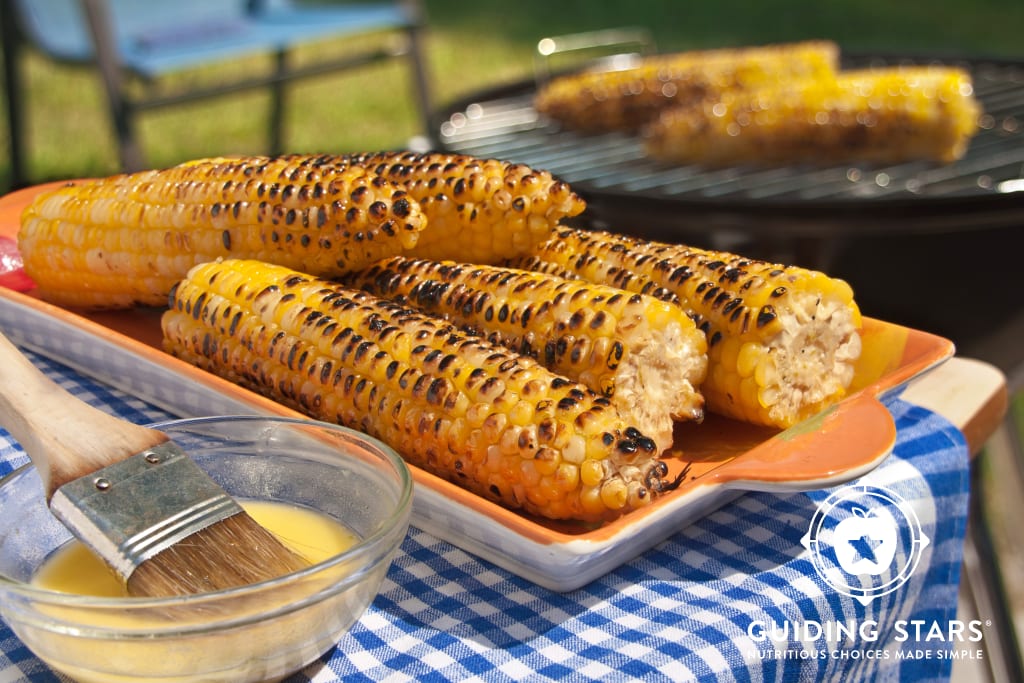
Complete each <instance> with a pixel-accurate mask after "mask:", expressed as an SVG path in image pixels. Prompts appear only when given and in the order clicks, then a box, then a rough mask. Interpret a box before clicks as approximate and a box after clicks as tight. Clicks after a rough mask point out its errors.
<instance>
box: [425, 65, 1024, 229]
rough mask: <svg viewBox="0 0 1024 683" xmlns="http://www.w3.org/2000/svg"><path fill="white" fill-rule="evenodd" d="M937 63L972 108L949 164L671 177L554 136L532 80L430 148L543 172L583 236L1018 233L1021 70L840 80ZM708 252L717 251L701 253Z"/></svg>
mask: <svg viewBox="0 0 1024 683" xmlns="http://www.w3.org/2000/svg"><path fill="white" fill-rule="evenodd" d="M894 64H946V65H957V66H961V67H964V68H966V69H968V70H969V71H970V73H971V75H972V78H973V80H974V88H975V94H976V96H977V97H978V99H979V100H980V102H981V104H982V106H983V107H984V115H983V116H982V118H981V121H980V123H981V130H980V132H979V133H978V134H977V135H976V136H975V137H974V138H973V139H972V141H971V144H970V147H969V149H968V151H967V153H966V154H965V156H964V157H963V158H962V159H961V160H959V161H957V162H956V163H953V164H948V165H939V164H935V163H931V162H924V161H921V162H908V163H901V164H896V165H867V164H843V165H835V166H825V167H821V166H811V165H800V166H786V167H774V168H753V167H750V168H745V167H732V168H725V169H707V168H701V167H699V166H694V165H669V164H664V163H658V162H655V161H653V160H651V159H649V158H647V157H646V156H645V154H644V152H643V148H642V145H641V143H640V141H639V139H638V138H637V137H635V136H631V135H625V134H620V133H609V134H600V135H584V134H578V133H574V132H571V131H567V130H563V129H562V128H560V127H559V126H558V125H557V124H555V123H553V122H551V121H549V120H546V119H545V118H544V117H542V116H540V115H539V114H538V113H537V111H536V110H535V109H534V108H533V106H532V98H533V96H534V94H535V92H536V87H537V84H536V82H535V81H533V80H528V81H522V82H519V83H513V84H508V85H504V86H499V87H495V88H492V89H489V90H486V91H483V92H478V93H476V94H474V95H472V96H470V97H467V98H464V99H462V100H460V101H458V102H455V103H453V104H452V105H450V106H449V107H448V108H446V109H444V110H442V111H440V112H438V113H437V114H436V116H435V126H436V128H435V132H436V137H437V140H438V143H439V145H440V147H441V148H442V149H445V150H448V151H453V152H460V153H466V154H472V155H475V156H479V157H493V158H502V159H508V160H510V161H517V162H522V163H526V164H529V165H531V166H533V167H535V168H542V169H546V170H548V171H551V172H552V173H554V174H555V175H557V176H559V177H560V178H562V179H563V180H565V181H567V182H569V183H570V184H572V186H573V188H574V189H575V190H577V191H578V192H579V193H580V194H581V195H582V196H583V197H584V198H585V199H586V200H587V205H588V208H587V211H586V213H585V215H584V217H583V218H584V219H585V220H584V221H582V222H584V223H589V224H590V225H591V227H601V228H611V229H615V230H618V231H621V232H628V233H632V234H636V235H640V236H642V237H648V238H651V239H666V240H669V241H672V240H675V241H679V240H681V239H683V238H684V237H685V238H687V239H691V240H693V241H698V240H694V238H695V237H699V238H701V239H703V240H704V241H707V237H708V236H709V235H730V234H737V235H744V236H747V237H749V238H752V239H754V240H760V241H762V242H769V241H776V240H794V241H807V242H811V243H819V244H820V243H821V242H823V241H825V240H829V239H831V238H836V237H845V236H878V235H879V234H883V233H891V232H893V231H901V232H918V233H928V232H933V233H935V232H951V231H961V230H971V229H981V228H992V227H1005V226H1007V225H1015V224H1016V225H1024V62H1018V61H1010V60H992V59H967V60H965V59H955V60H954V59H938V58H932V57H905V56H877V55H870V56H868V55H862V56H849V57H846V58H844V60H843V66H844V67H846V68H854V67H863V66H868V65H876V66H881V65H894ZM711 246H721V245H719V244H712V245H711Z"/></svg>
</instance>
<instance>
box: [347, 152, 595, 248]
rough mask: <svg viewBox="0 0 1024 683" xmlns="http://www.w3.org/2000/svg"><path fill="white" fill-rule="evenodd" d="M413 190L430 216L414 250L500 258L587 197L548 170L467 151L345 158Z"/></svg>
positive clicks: (538, 237)
mask: <svg viewBox="0 0 1024 683" xmlns="http://www.w3.org/2000/svg"><path fill="white" fill-rule="evenodd" d="M340 159H341V162H342V163H346V164H355V165H359V166H361V167H363V168H366V169H367V170H369V171H371V172H373V173H375V174H377V175H379V176H382V177H384V178H387V179H388V180H390V181H392V182H394V183H396V184H397V185H400V186H401V187H403V188H405V190H407V191H408V192H409V195H410V196H411V197H413V198H414V199H415V200H416V201H417V202H419V205H420V206H421V207H422V208H423V212H424V213H425V215H426V217H427V226H428V227H427V229H426V230H424V231H423V233H422V234H420V235H419V240H418V241H417V243H416V245H415V247H412V248H409V249H407V250H406V252H405V254H406V255H408V256H417V257H421V258H430V259H454V260H460V261H467V262H471V263H485V264H493V263H496V262H497V261H499V260H500V259H503V258H512V257H515V256H519V255H521V254H524V253H528V252H529V250H530V249H531V248H532V247H533V246H534V245H535V244H537V243H538V242H541V241H544V240H546V239H547V238H548V237H549V236H550V234H551V231H552V229H554V227H555V226H556V225H558V223H559V221H561V220H562V219H563V218H567V217H570V216H575V215H577V214H579V213H580V212H582V211H583V209H584V207H585V204H584V202H583V200H582V199H580V197H579V196H578V195H576V193H574V192H573V191H572V189H571V188H570V187H569V186H568V185H567V184H566V183H564V182H562V181H560V180H558V179H557V178H554V177H553V176H552V175H551V174H550V173H548V172H547V171H539V170H534V169H532V168H530V167H528V166H525V165H523V164H513V163H509V162H507V161H500V160H497V159H477V158H474V157H471V156H466V155H461V154H443V153H429V154H414V153H411V152H382V153H377V154H363V155H349V156H343V157H340Z"/></svg>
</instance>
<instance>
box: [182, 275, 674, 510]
mask: <svg viewBox="0 0 1024 683" xmlns="http://www.w3.org/2000/svg"><path fill="white" fill-rule="evenodd" d="M162 327H163V332H164V344H165V348H166V349H167V350H168V351H170V352H171V353H173V354H175V355H177V356H179V357H181V358H183V359H185V360H187V361H189V362H191V363H194V364H195V365H197V366H199V367H201V368H204V369H206V370H209V371H211V372H214V373H217V374H219V375H222V376H224V377H227V378H228V379H231V380H232V381H235V382H238V383H240V384H242V385H244V386H246V387H249V388H251V389H254V390H256V391H259V392H262V393H264V394H266V395H268V396H270V397H272V398H274V399H276V400H278V401H280V402H282V403H283V404H285V405H289V406H292V407H294V408H296V409H298V410H300V411H302V412H304V413H306V414H308V415H310V416H312V417H314V418H317V419H321V420H326V421H332V422H339V423H341V424H344V425H347V426H349V427H353V428H355V429H359V430H362V431H365V432H367V433H369V434H371V435H373V436H375V437H377V438H380V439H381V440H382V441H385V442H386V443H388V444H390V445H391V446H392V447H394V448H395V449H396V450H398V451H399V452H400V453H401V454H402V455H403V456H404V457H405V458H406V459H407V460H409V461H410V462H411V463H413V464H415V465H417V466H419V467H422V468H423V469H425V470H427V471H430V472H433V473H435V474H437V475H439V476H442V477H445V478H447V479H449V480H451V481H453V482H456V483H458V484H461V485H463V486H465V487H466V488H468V489H470V490H472V491H475V492H477V493H479V494H480V495H482V496H485V497H487V498H489V499H491V500H494V501H498V502H500V503H502V504H505V505H507V506H510V507H513V508H521V509H523V510H525V511H527V512H529V513H533V514H537V515H541V516H547V517H552V518H570V519H583V520H600V519H605V518H608V517H611V516H615V515H618V514H621V513H624V512H626V511H628V510H630V509H633V508H634V507H639V506H642V505H646V504H648V503H649V502H650V500H651V498H652V497H653V496H654V495H655V494H656V493H657V492H659V491H661V490H665V489H667V488H669V487H671V486H672V484H671V483H668V482H665V481H663V479H662V477H664V473H665V468H664V466H663V464H662V463H660V462H659V461H658V460H657V450H656V447H655V444H654V442H653V441H652V440H651V439H649V438H647V437H645V436H644V435H643V434H641V433H640V432H639V431H637V430H636V429H635V428H634V427H633V426H632V425H630V424H629V423H628V422H626V421H625V420H624V419H622V417H621V416H620V415H619V414H618V413H617V412H616V410H615V409H614V408H613V407H612V406H611V405H610V403H609V402H608V400H607V399H606V398H604V397H602V396H599V395H597V394H595V393H594V392H591V391H589V390H588V389H587V388H586V387H584V386H582V385H580V384H577V383H575V382H571V381H569V380H567V379H565V378H564V377H561V376H560V375H555V374H553V373H551V372H550V371H548V370H546V369H545V368H544V367H542V366H541V365H539V364H538V363H536V362H535V361H533V360H532V359H530V358H528V357H525V356H520V355H518V354H515V353H512V352H510V351H508V350H507V349H505V348H503V347H500V346H496V345H493V344H491V343H489V342H487V341H486V340H484V339H481V338H479V337H472V336H466V335H463V334H460V333H459V331H458V329H457V328H456V327H454V326H453V325H451V324H450V323H446V322H444V321H443V320H441V319H439V318H436V317H432V316H428V315H425V314H422V313H418V312H416V311H413V310H411V309H408V308H404V307H402V306H399V305H398V304H396V303H395V302H393V301H388V300H383V299H380V298H378V297H375V296H373V295H371V294H368V293H366V292H360V291H357V290H351V289H347V288H345V287H343V286H341V285H339V284H337V283H335V282H331V281H327V280H321V279H317V278H314V277H312V276H309V275H305V274H301V273H298V272H296V271H294V270H291V269H289V268H285V267H282V266H275V265H270V264H266V263H263V262H259V261H252V260H223V261H220V262H211V263H206V264H200V265H198V266H196V267H194V268H193V269H192V270H191V271H190V272H189V273H188V275H187V277H186V278H185V279H183V280H182V281H181V282H180V283H179V284H178V285H177V286H176V287H175V289H174V292H173V294H172V297H171V306H170V309H169V310H168V311H167V312H166V313H165V314H164V316H163V318H162ZM523 401H528V402H530V403H531V404H532V405H533V409H534V416H533V419H532V421H531V422H530V423H529V424H526V425H523V424H519V423H517V421H516V420H514V419H511V418H510V415H512V414H513V413H515V412H516V408H515V406H516V405H518V404H519V403H521V402H523ZM584 424H586V425H587V427H588V430H587V433H588V434H595V436H594V437H592V438H591V437H587V438H584V436H583V431H582V429H581V425H584ZM589 442H596V446H595V444H594V443H589ZM562 444H565V445H564V446H563V445H562ZM584 453H586V454H587V457H590V458H592V459H590V460H584V456H583V454H584ZM580 463H583V464H584V465H585V466H586V467H588V468H589V469H588V476H587V479H586V481H584V480H583V479H582V477H581V476H580V477H577V475H573V474H572V473H571V471H569V470H567V471H566V472H565V473H563V474H562V475H559V476H560V477H561V480H562V481H563V482H571V481H574V480H577V479H578V481H577V483H576V484H575V485H573V486H571V487H568V486H566V487H563V488H559V487H558V486H555V485H550V486H544V487H542V488H544V490H543V491H541V490H539V489H538V487H537V486H535V485H534V484H535V481H536V479H537V477H538V476H539V477H540V478H541V479H543V478H544V477H551V476H553V475H555V474H556V473H557V472H559V471H560V469H561V468H563V467H576V466H577V465H579V464H580ZM586 463H589V464H586ZM524 467H525V468H527V474H524ZM627 478H628V479H629V481H627ZM617 479H623V481H622V482H621V486H622V487H624V488H625V489H626V490H628V491H635V492H636V494H635V495H632V496H628V497H626V498H625V499H623V498H621V497H618V496H610V495H603V494H602V491H603V490H604V488H605V487H609V488H608V491H609V492H611V491H616V490H617V487H618V486H619V484H615V483H614V482H615V480H617ZM633 480H635V481H633ZM634 484H635V485H634ZM594 500H597V501H599V502H602V503H603V505H602V507H600V508H597V507H595V506H594V505H593V504H592V503H593V501H594Z"/></svg>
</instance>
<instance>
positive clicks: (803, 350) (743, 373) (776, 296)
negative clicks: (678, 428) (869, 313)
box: [533, 228, 861, 427]
mask: <svg viewBox="0 0 1024 683" xmlns="http://www.w3.org/2000/svg"><path fill="white" fill-rule="evenodd" d="M533 257H534V258H535V259H537V260H538V261H541V262H544V263H547V264H550V267H552V268H555V267H557V268H564V269H567V270H569V271H571V272H574V273H576V274H577V275H578V276H579V277H582V278H584V279H587V280H590V281H592V282H602V283H606V284H611V285H613V286H617V287H625V288H628V289H630V290H633V291H637V290H640V289H643V288H645V287H650V286H651V285H653V286H655V287H661V288H664V289H665V290H669V291H670V292H671V293H672V297H671V298H675V299H676V300H678V301H679V302H680V305H681V306H682V307H683V308H684V309H685V310H686V311H687V312H688V313H689V314H690V315H691V316H693V317H694V318H695V320H696V321H697V324H698V327H699V328H700V329H702V330H703V331H704V332H705V334H706V335H707V338H708V375H707V379H706V380H705V381H704V383H703V384H702V385H701V392H702V393H703V394H704V398H705V400H706V405H707V408H708V410H710V411H713V412H716V413H720V414H723V415H727V416H730V417H734V418H738V419H742V420H747V421H749V422H754V423H758V424H764V425H772V426H778V427H789V426H791V425H793V424H796V423H797V422H800V421H801V420H804V419H806V418H808V417H810V416H812V415H814V414H815V413H817V412H819V411H820V410H822V409H824V408H825V407H827V406H828V405H830V404H831V403H833V402H835V401H837V400H839V399H841V398H842V397H843V396H844V395H845V392H846V389H847V387H848V386H849V385H850V382H851V381H852V379H853V373H854V365H855V362H856V360H857V358H858V357H859V356H860V351H861V341H860V334H859V332H858V330H859V329H860V324H861V319H860V311H859V309H858V308H857V304H856V303H855V302H854V299H853V290H852V289H850V286H849V285H848V284H847V283H846V282H844V281H842V280H838V279H835V278H830V277H828V276H827V275H825V274H824V273H821V272H818V271H812V270H807V269H804V268H798V267H795V266H781V265H777V264H772V263H766V262H763V261H756V260H754V259H748V258H744V257H742V256H738V255H735V254H728V253H725V252H714V251H706V250H702V249H696V248H693V247H687V246H682V245H670V244H663V243H658V242H649V241H646V240H641V239H637V238H634V237H628V236H625V235H616V234H612V233H609V232H600V231H583V230H572V229H568V228H561V229H559V230H557V231H556V232H555V235H554V236H553V237H552V239H551V240H549V241H548V242H545V243H544V244H542V245H540V246H539V247H538V248H537V249H536V251H535V253H534V254H533Z"/></svg>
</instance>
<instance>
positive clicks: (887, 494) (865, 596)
mask: <svg viewBox="0 0 1024 683" xmlns="http://www.w3.org/2000/svg"><path fill="white" fill-rule="evenodd" d="M800 542H801V544H802V545H803V546H804V547H805V548H807V549H808V550H809V551H810V552H811V559H812V562H813V564H814V569H815V570H816V571H817V572H818V576H820V577H821V578H822V579H823V580H824V581H825V583H827V584H828V585H830V586H832V588H834V589H835V590H836V591H838V592H840V593H842V594H844V595H849V596H850V597H852V598H854V599H856V600H858V601H859V602H860V603H861V604H864V605H866V604H868V603H869V602H871V601H872V600H874V599H875V598H877V597H879V596H882V595H886V594H888V593H891V592H892V591H894V590H896V589H897V588H899V587H900V586H902V585H903V584H904V583H906V581H907V579H909V578H910V576H911V575H912V574H913V573H914V570H915V569H916V568H917V565H918V563H919V562H920V561H921V554H922V552H923V551H924V549H925V548H926V547H927V546H928V543H929V542H930V541H929V539H928V537H927V536H925V534H924V532H923V531H922V529H921V522H920V521H919V520H918V518H917V514H916V513H915V512H914V510H913V508H911V507H910V506H909V505H908V504H907V503H906V501H904V500H903V499H902V498H901V497H900V496H899V495H898V494H896V493H895V492H893V491H890V490H889V489H886V488H882V487H880V486H845V487H843V488H841V489H838V490H837V491H835V492H834V493H833V494H832V495H831V496H829V497H828V498H827V499H826V500H825V501H824V502H822V503H821V504H820V505H818V509H817V511H816V512H815V514H814V517H813V518H812V519H811V525H810V529H809V530H808V532H807V534H806V535H805V536H804V537H803V538H802V539H801V541H800Z"/></svg>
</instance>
